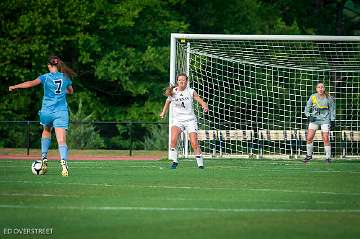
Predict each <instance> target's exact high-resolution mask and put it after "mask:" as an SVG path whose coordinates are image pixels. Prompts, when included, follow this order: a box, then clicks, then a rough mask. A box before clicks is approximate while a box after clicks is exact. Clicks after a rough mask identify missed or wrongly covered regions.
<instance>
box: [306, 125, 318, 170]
mask: <svg viewBox="0 0 360 239" xmlns="http://www.w3.org/2000/svg"><path fill="white" fill-rule="evenodd" d="M318 128H319V125H318V124H315V123H310V124H309V127H308V131H307V137H306V157H305V159H304V163H307V162H309V161H310V160H311V159H312V154H313V151H314V144H313V140H314V136H315V133H316V130H317V129H318Z"/></svg>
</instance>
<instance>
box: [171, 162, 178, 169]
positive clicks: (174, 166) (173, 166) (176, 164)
mask: <svg viewBox="0 0 360 239" xmlns="http://www.w3.org/2000/svg"><path fill="white" fill-rule="evenodd" d="M178 164H179V163H176V162H173V163H172V165H171V169H176V167H177V166H178Z"/></svg>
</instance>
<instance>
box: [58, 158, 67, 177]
mask: <svg viewBox="0 0 360 239" xmlns="http://www.w3.org/2000/svg"><path fill="white" fill-rule="evenodd" d="M60 166H61V175H62V176H64V177H67V176H69V170H68V166H67V163H66V161H65V160H60Z"/></svg>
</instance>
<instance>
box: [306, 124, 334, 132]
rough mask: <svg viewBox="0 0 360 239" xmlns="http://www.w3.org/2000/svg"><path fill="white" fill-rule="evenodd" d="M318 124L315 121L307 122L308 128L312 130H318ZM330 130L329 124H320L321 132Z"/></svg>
mask: <svg viewBox="0 0 360 239" xmlns="http://www.w3.org/2000/svg"><path fill="white" fill-rule="evenodd" d="M319 126H320V125H319V124H316V123H310V124H309V129H313V130H315V131H316V130H318V129H319ZM329 131H330V124H322V125H321V132H329Z"/></svg>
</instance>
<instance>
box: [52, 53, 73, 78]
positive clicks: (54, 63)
mask: <svg viewBox="0 0 360 239" xmlns="http://www.w3.org/2000/svg"><path fill="white" fill-rule="evenodd" d="M48 64H50V65H52V66H56V67H57V68H58V70H59V71H60V72H62V73H64V74H65V75H66V76H67V77H69V78H74V77H75V76H76V73H75V71H74V70H73V69H71V68H70V67H68V66H67V65H66V64H65V63H64V62H63V61H62V60H60V58H59V57H58V56H50V57H49V60H48Z"/></svg>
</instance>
